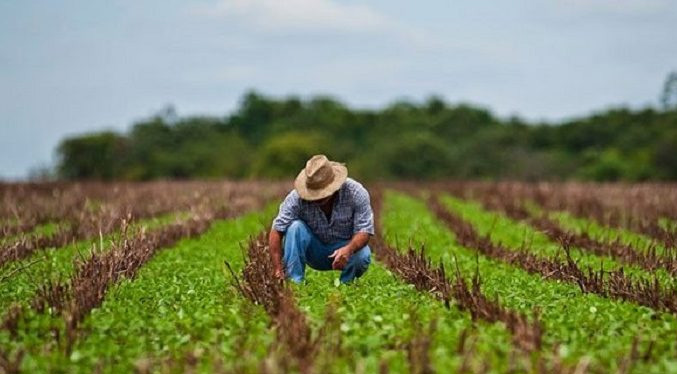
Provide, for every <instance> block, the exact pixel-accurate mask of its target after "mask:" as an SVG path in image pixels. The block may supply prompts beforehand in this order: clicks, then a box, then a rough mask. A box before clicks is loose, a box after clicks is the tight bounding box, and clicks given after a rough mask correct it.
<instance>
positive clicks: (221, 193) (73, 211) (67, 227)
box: [0, 182, 284, 267]
mask: <svg viewBox="0 0 677 374" xmlns="http://www.w3.org/2000/svg"><path fill="white" fill-rule="evenodd" d="M282 188H284V186H283V185H282V184H270V185H269V186H268V187H266V188H263V185H262V184H256V183H246V182H245V183H229V182H226V183H224V182H174V183H167V182H155V183H149V184H138V185H137V184H120V185H115V184H113V185H110V186H108V187H106V188H104V187H102V186H100V185H99V184H91V185H90V184H85V185H84V186H80V185H78V184H75V185H73V186H70V189H66V191H67V192H63V193H55V197H44V199H42V198H38V199H36V200H35V201H33V202H32V203H31V205H28V206H27V207H26V208H25V209H23V210H22V211H23V212H24V213H25V214H26V215H27V217H28V219H29V221H30V222H34V220H33V219H34V218H35V217H38V216H40V215H41V214H42V213H41V212H43V208H44V205H45V204H46V205H49V206H58V207H62V210H60V211H52V212H51V213H50V214H49V215H50V218H49V219H50V220H56V221H58V222H59V223H60V224H59V226H58V228H57V230H56V232H55V233H53V234H50V235H47V234H37V235H35V234H29V235H23V234H22V235H19V237H18V238H16V239H14V240H9V241H7V242H6V243H4V244H3V245H1V246H0V267H2V266H3V265H5V264H6V263H8V262H11V261H17V260H21V259H24V258H27V257H29V256H31V255H32V254H33V253H35V252H36V251H38V250H40V249H44V248H51V247H57V248H58V247H61V246H63V245H66V244H68V243H71V242H73V241H74V240H83V239H91V238H95V237H98V236H100V235H106V234H109V233H111V232H113V231H115V230H116V229H119V227H120V224H121V223H122V221H126V222H128V223H129V222H130V221H132V220H138V219H143V218H148V217H153V216H157V215H159V214H165V213H169V212H189V211H192V212H197V211H200V210H207V209H212V210H213V209H221V208H223V207H225V206H227V205H229V204H230V203H231V201H233V200H236V199H241V198H243V197H246V196H250V195H251V192H250V191H263V190H264V189H267V190H270V191H274V194H275V195H278V194H280V193H281V191H282ZM20 191H22V190H20ZM104 191H105V192H104ZM27 196H28V197H29V198H30V197H31V196H33V195H30V194H28V195H27ZM12 197H13V196H12V194H7V195H5V199H7V198H12ZM99 199H100V200H99ZM43 200H44V201H46V202H45V203H44V204H43ZM15 205H16V206H20V205H21V203H20V202H19V203H16V204H15ZM35 219H37V218H35Z"/></svg>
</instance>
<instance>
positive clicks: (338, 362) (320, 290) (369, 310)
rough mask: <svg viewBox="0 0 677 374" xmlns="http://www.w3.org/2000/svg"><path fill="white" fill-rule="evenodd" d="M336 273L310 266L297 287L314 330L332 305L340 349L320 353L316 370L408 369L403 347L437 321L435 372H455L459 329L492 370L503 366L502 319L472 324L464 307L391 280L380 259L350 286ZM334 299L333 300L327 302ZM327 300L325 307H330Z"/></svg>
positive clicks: (506, 348)
mask: <svg viewBox="0 0 677 374" xmlns="http://www.w3.org/2000/svg"><path fill="white" fill-rule="evenodd" d="M337 277H338V273H333V272H322V273H319V272H315V271H312V270H309V271H308V275H307V280H306V283H305V284H304V285H302V286H299V287H295V291H296V296H297V299H298V304H299V305H300V306H302V308H304V309H305V310H306V312H307V313H308V315H309V316H310V319H311V323H312V325H313V327H314V329H315V330H316V331H318V330H321V329H322V328H323V326H324V324H325V316H326V314H327V310H326V309H327V308H332V307H336V310H335V312H336V314H337V316H338V320H339V322H338V323H337V325H338V326H337V327H335V328H338V329H339V333H340V334H341V348H340V349H338V350H337V349H334V351H335V353H329V355H326V353H327V352H325V355H320V356H319V357H318V358H317V360H318V361H320V362H318V366H319V367H323V365H326V364H327V362H330V369H329V370H327V369H324V370H321V371H320V372H323V373H324V372H333V373H346V372H355V371H359V370H360V369H361V370H363V372H367V373H373V372H378V370H379V367H380V365H381V364H385V365H387V366H388V368H389V369H390V372H394V373H406V372H410V369H411V368H410V363H409V360H408V358H407V357H408V352H407V346H408V344H409V343H410V342H411V340H412V339H414V337H415V336H416V335H417V334H421V333H425V331H426V330H427V329H428V327H429V325H430V322H431V321H433V320H434V321H435V327H434V330H433V331H432V334H431V338H432V344H431V347H430V349H429V352H428V355H429V358H430V360H431V361H432V366H433V367H434V368H437V371H438V372H440V373H442V372H454V371H455V369H457V368H458V367H459V365H460V362H461V359H462V357H461V356H460V355H459V354H457V352H456V349H457V345H458V343H459V338H460V336H461V334H462V333H463V332H464V331H466V333H468V332H470V333H471V334H472V336H473V339H477V341H478V344H477V346H476V347H475V349H476V351H475V354H476V357H475V359H476V361H477V362H475V364H477V365H479V361H482V362H484V363H485V364H487V365H488V366H489V367H490V368H492V369H493V370H498V371H505V370H507V360H505V357H506V356H507V355H508V354H509V353H510V352H511V350H512V346H511V343H510V333H509V332H508V331H507V330H506V328H505V326H504V325H503V324H487V323H482V322H480V323H476V324H474V323H473V322H472V321H471V318H470V315H469V313H467V312H462V311H460V310H459V309H458V308H456V307H455V306H453V305H452V307H451V308H450V309H446V308H445V307H444V304H443V303H442V302H440V301H439V300H436V299H434V298H433V297H432V296H431V295H429V294H428V293H425V292H419V291H416V290H415V289H414V287H413V286H412V285H408V284H404V283H403V282H401V281H399V280H397V279H395V277H394V275H393V274H391V273H390V272H389V271H388V270H386V269H385V268H384V267H383V265H381V264H380V263H379V262H378V261H372V264H371V265H370V268H369V271H368V272H367V273H366V274H365V276H364V277H363V278H361V279H358V280H357V281H356V282H355V283H353V284H350V285H338V283H337V282H336V281H337ZM329 300H335V301H336V303H335V304H334V303H332V302H329ZM328 305H329V306H328Z"/></svg>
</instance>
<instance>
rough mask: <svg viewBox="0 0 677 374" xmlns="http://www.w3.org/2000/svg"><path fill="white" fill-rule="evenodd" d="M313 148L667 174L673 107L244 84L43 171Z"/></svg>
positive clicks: (221, 172)
mask: <svg viewBox="0 0 677 374" xmlns="http://www.w3.org/2000/svg"><path fill="white" fill-rule="evenodd" d="M316 153H324V154H326V155H328V156H329V157H330V158H331V159H335V160H339V161H343V162H346V164H347V165H348V168H349V171H350V174H351V175H353V176H356V177H358V178H362V179H448V178H463V179H518V180H564V179H579V180H596V181H615V180H627V181H645V180H677V109H674V108H671V107H669V106H664V107H663V108H661V109H656V108H645V109H629V108H614V109H607V110H604V111H600V112H597V113H594V114H591V115H588V116H585V117H581V118H576V119H571V120H567V121H564V122H562V123H545V122H543V123H542V122H528V121H525V120H522V119H520V118H517V117H512V118H507V119H502V118H499V117H497V116H496V115H494V114H493V113H492V112H490V111H489V110H487V109H485V108H481V107H477V106H472V105H467V104H449V103H447V102H445V101H444V100H442V99H440V98H439V97H430V98H428V99H427V100H425V101H424V102H420V103H414V102H408V101H399V102H395V103H393V104H391V105H389V106H387V107H385V108H382V109H378V110H364V109H352V108H350V107H348V106H347V105H345V104H343V103H341V102H339V101H337V100H335V99H333V98H331V97H325V96H317V97H313V98H309V99H305V100H303V99H300V98H298V97H294V96H290V97H285V98H273V97H267V96H265V95H262V94H260V93H257V92H249V93H247V94H245V95H244V96H243V98H242V100H241V102H240V105H239V107H238V108H237V109H236V110H235V111H234V112H233V113H232V114H230V115H227V116H223V117H205V116H192V117H185V118H181V117H177V116H176V114H175V113H174V112H173V111H172V110H165V111H163V112H162V113H159V114H157V115H155V116H152V117H151V118H147V119H144V120H142V121H139V122H137V123H135V124H133V125H132V127H131V129H130V130H129V131H127V132H124V133H120V132H113V131H103V132H97V133H89V134H84V135H78V136H74V137H70V138H67V139H64V140H63V141H62V142H61V143H60V144H59V146H58V148H57V157H58V161H57V165H56V167H55V174H56V176H57V177H59V178H62V179H69V180H75V179H100V180H113V179H116V180H150V179H158V178H165V179H187V178H235V179H239V178H292V177H294V176H295V175H296V173H298V171H299V170H300V169H301V168H302V167H303V166H304V163H305V161H306V159H307V158H308V157H309V156H310V155H312V154H316Z"/></svg>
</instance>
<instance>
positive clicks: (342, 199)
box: [273, 178, 374, 244]
mask: <svg viewBox="0 0 677 374" xmlns="http://www.w3.org/2000/svg"><path fill="white" fill-rule="evenodd" d="M296 219H300V220H302V221H303V222H305V223H306V225H308V227H309V228H310V230H311V231H312V232H313V233H314V234H315V235H316V236H317V237H318V238H319V239H320V241H322V242H323V243H325V244H328V243H335V242H338V241H343V240H349V239H351V238H352V237H353V235H354V234H355V233H358V232H366V233H368V234H370V235H374V213H373V212H372V210H371V203H370V201H369V192H367V190H366V189H365V188H364V187H363V186H362V185H361V184H360V183H358V182H356V181H355V180H353V179H351V178H348V179H346V181H345V182H344V183H343V185H341V188H340V189H339V190H338V196H337V198H336V200H334V208H333V210H332V212H331V219H329V220H327V216H326V215H325V214H324V212H322V209H320V207H319V206H317V205H314V204H312V203H311V202H309V201H306V200H303V199H301V197H299V194H298V192H296V190H292V191H291V192H290V193H289V194H288V195H287V197H286V198H285V199H284V201H283V202H282V204H280V211H279V213H278V214H277V217H276V218H275V220H273V229H275V230H277V231H279V232H286V231H287V228H288V227H289V225H290V224H291V223H292V221H294V220H296Z"/></svg>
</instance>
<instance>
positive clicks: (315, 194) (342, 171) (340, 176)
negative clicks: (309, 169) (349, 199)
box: [294, 161, 348, 201]
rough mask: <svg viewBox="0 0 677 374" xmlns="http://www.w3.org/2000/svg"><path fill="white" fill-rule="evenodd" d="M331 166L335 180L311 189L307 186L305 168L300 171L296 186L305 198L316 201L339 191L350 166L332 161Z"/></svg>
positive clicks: (297, 190) (295, 181)
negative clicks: (319, 187)
mask: <svg viewBox="0 0 677 374" xmlns="http://www.w3.org/2000/svg"><path fill="white" fill-rule="evenodd" d="M330 163H331V167H332V169H333V170H334V180H333V181H331V183H329V184H328V185H326V186H325V187H323V188H321V189H316V190H315V189H309V188H308V187H306V173H305V172H304V170H301V172H299V175H297V176H296V179H295V180H294V188H295V189H296V192H298V194H299V196H300V197H301V198H302V199H303V200H308V201H314V200H320V199H324V198H325V197H327V196H331V194H333V193H334V192H336V191H338V190H339V188H341V185H343V182H345V181H346V178H348V168H346V166H345V165H343V164H342V163H340V162H334V161H331V162H330Z"/></svg>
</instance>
